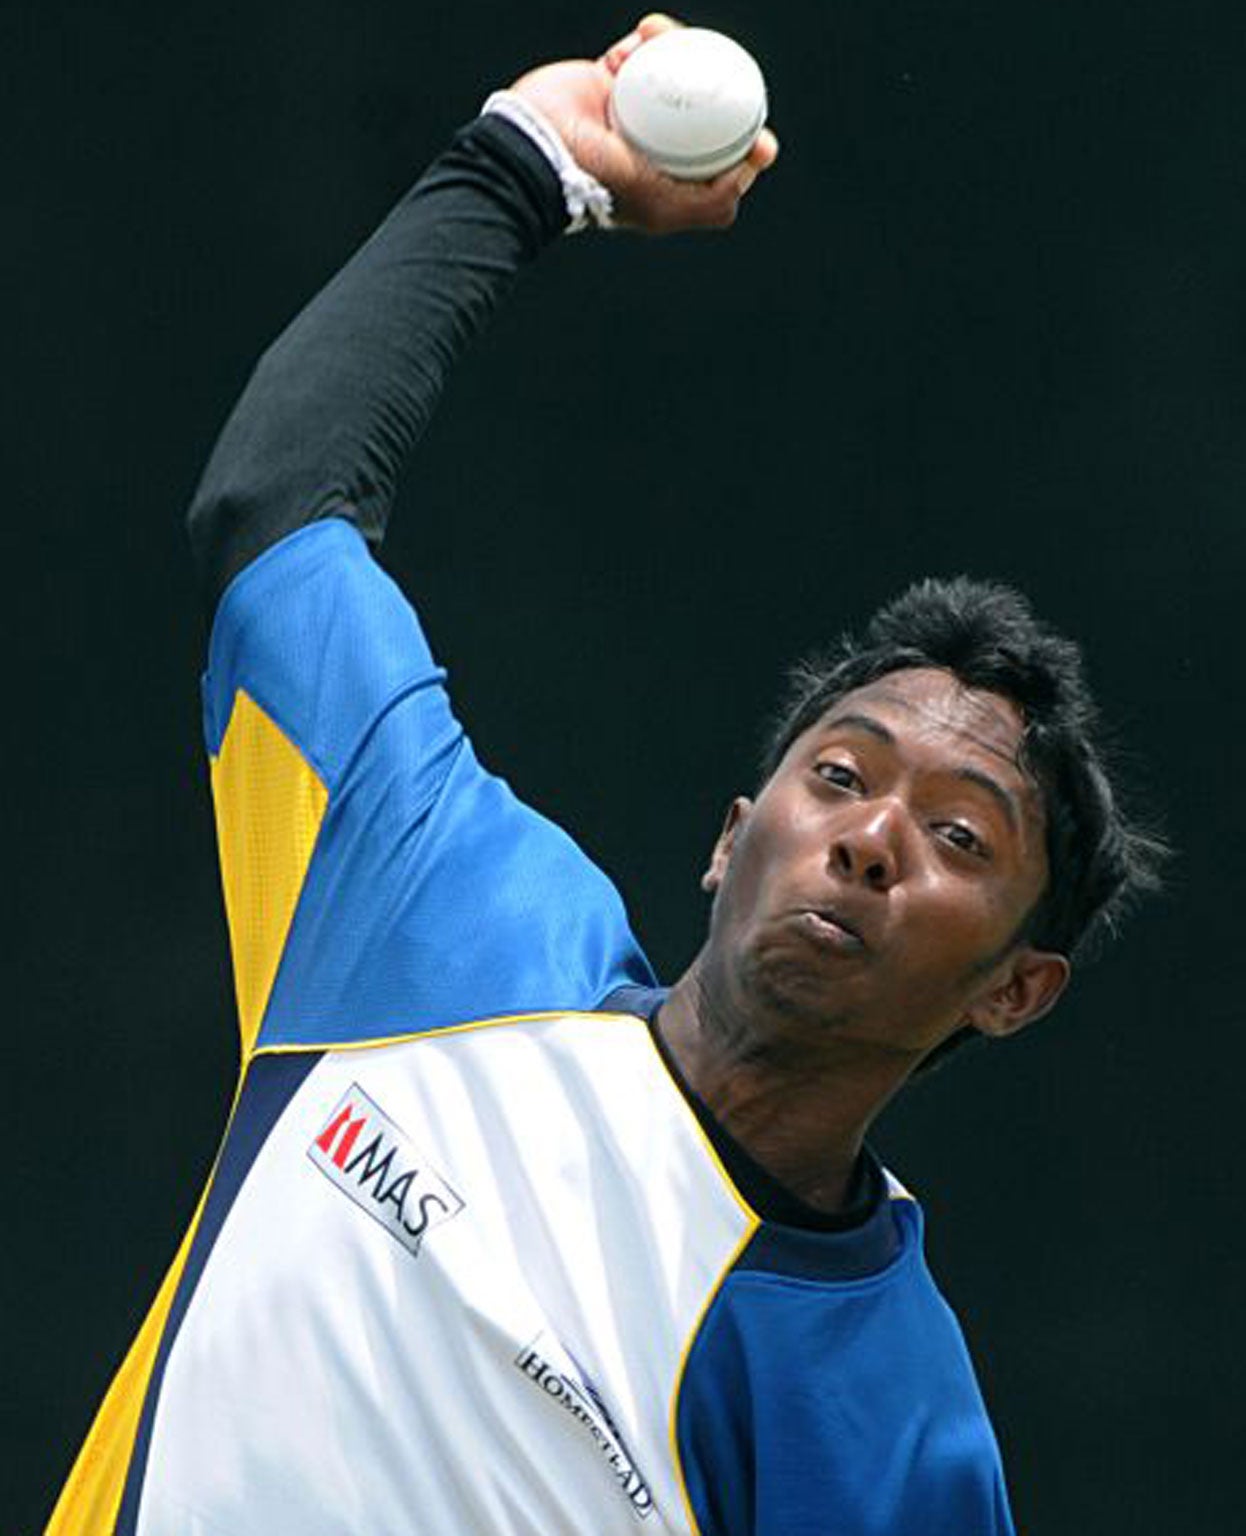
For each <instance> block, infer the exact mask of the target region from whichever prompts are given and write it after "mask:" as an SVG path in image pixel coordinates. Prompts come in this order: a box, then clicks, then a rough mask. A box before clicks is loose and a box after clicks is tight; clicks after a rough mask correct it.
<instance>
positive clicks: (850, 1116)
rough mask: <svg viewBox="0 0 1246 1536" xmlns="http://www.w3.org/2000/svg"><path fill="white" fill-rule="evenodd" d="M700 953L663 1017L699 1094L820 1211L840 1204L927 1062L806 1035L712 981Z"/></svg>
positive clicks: (663, 1031) (676, 1055) (752, 1152)
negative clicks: (869, 1135) (884, 1115)
mask: <svg viewBox="0 0 1246 1536" xmlns="http://www.w3.org/2000/svg"><path fill="white" fill-rule="evenodd" d="M704 961H705V956H704V953H702V954H701V955H700V956H698V957H697V959H696V960H695V961H694V962H693V964H692V966H691V967H690V968H689V970H688V971H686V972H685V973H684V975H683V976H682V977H681V978H680V979H679V981H678V982H676V984H675V986H674V987H673V988H672V989H671V993H670V996H669V997H668V998H667V999H666V1001H665V1002H664V1003H663V1005H662V1007H661V1009H660V1010H659V1013H658V1017H657V1029H658V1032H659V1034H660V1035H661V1037H662V1041H663V1043H664V1044H665V1046H666V1049H667V1050H668V1051H669V1052H670V1054H671V1056H672V1058H673V1059H674V1061H675V1064H676V1065H677V1066H678V1068H679V1070H680V1072H681V1073H682V1074H683V1077H684V1080H685V1081H686V1082H687V1083H688V1085H689V1087H690V1088H692V1090H693V1092H694V1093H696V1094H697V1096H698V1097H699V1098H700V1099H701V1100H702V1101H703V1102H704V1103H705V1104H706V1106H707V1107H708V1108H709V1110H710V1113H711V1114H712V1115H713V1116H714V1118H715V1119H716V1120H717V1121H718V1122H719V1123H720V1124H721V1125H722V1126H724V1127H725V1129H726V1130H727V1131H728V1132H730V1134H731V1135H732V1136H733V1137H734V1138H735V1140H736V1141H738V1142H739V1143H740V1145H741V1146H742V1147H743V1148H744V1150H745V1151H746V1152H747V1153H748V1154H749V1156H750V1157H752V1158H753V1159H754V1160H755V1161H756V1162H758V1163H760V1164H761V1166H762V1167H763V1168H764V1169H765V1170H766V1171H767V1173H769V1174H770V1175H771V1177H772V1178H775V1179H777V1180H778V1181H779V1183H780V1184H782V1185H783V1186H784V1187H785V1188H786V1189H788V1190H790V1191H791V1193H792V1194H794V1195H796V1196H797V1197H798V1198H799V1199H801V1200H803V1201H805V1202H806V1203H807V1204H809V1205H812V1206H814V1207H815V1208H816V1209H818V1210H822V1211H827V1212H835V1211H839V1210H841V1209H842V1208H843V1205H844V1197H845V1195H846V1193H847V1190H848V1187H849V1184H850V1182H851V1179H852V1174H853V1169H854V1167H855V1165H856V1161H857V1158H858V1156H859V1155H860V1151H861V1144H862V1142H863V1141H864V1139H865V1135H866V1132H867V1130H868V1128H869V1126H870V1124H871V1122H872V1121H873V1119H874V1118H875V1116H876V1115H877V1114H878V1112H879V1110H880V1109H882V1107H883V1105H884V1104H885V1103H886V1102H887V1100H888V1099H889V1098H891V1096H892V1095H893V1094H894V1093H895V1092H896V1090H897V1089H898V1088H899V1087H900V1086H901V1084H902V1083H903V1082H904V1081H905V1079H906V1078H907V1077H908V1076H909V1074H910V1073H911V1072H912V1071H913V1068H914V1067H915V1066H916V1065H917V1063H918V1061H920V1059H921V1053H920V1052H907V1051H897V1050H895V1049H893V1048H890V1047H886V1048H883V1047H879V1046H878V1045H877V1044H875V1043H873V1042H869V1041H862V1040H860V1039H859V1038H853V1037H852V1036H850V1035H849V1034H847V1033H843V1032H839V1031H837V1029H836V1028H835V1027H834V1026H828V1027H827V1028H825V1029H823V1030H817V1031H813V1032H807V1033H805V1034H802V1032H801V1031H800V1030H799V1029H795V1028H793V1025H792V1021H791V1019H790V1018H787V1017H784V1016H783V1015H782V1013H781V1012H780V1011H777V1010H773V1009H771V1010H767V1009H765V1008H762V1007H760V1006H756V1007H751V1008H750V1007H746V1006H741V1005H740V1004H738V1003H734V1002H733V1001H732V1000H729V999H727V998H725V997H724V996H722V995H721V993H720V992H719V989H717V988H715V987H713V986H711V985H709V984H707V968H706V966H705V963H704Z"/></svg>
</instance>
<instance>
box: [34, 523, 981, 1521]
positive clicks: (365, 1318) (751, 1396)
mask: <svg viewBox="0 0 1246 1536" xmlns="http://www.w3.org/2000/svg"><path fill="white" fill-rule="evenodd" d="M204 718H205V732H206V738H207V745H208V749H209V753H210V757H211V774H212V785H213V793H214V797H215V804H216V814H217V825H218V835H219V847H220V858H221V867H222V877H223V884H224V890H225V899H226V907H227V913H228V920H229V928H230V935H231V944H232V949H233V955H234V968H235V978H236V987H237V1000H238V1015H239V1020H240V1027H241V1033H242V1051H243V1060H244V1071H243V1075H242V1080H241V1086H240V1089H239V1093H238V1097H237V1101H236V1104H235V1106H234V1110H233V1114H232V1117H231V1121H230V1125H229V1128H228V1132H227V1134H226V1136H225V1139H224V1142H223V1146H222V1150H221V1153H220V1156H219V1158H218V1161H217V1164H216V1167H215V1169H214V1170H213V1174H212V1177H211V1181H210V1184H209V1187H208V1190H207V1193H206V1196H205V1199H204V1201H203V1203H202V1205H201V1207H200V1210H199V1213H198V1215H197V1217H196V1220H195V1224H194V1227H193V1229H192V1232H191V1234H190V1236H189V1238H188V1241H187V1244H186V1245H185V1247H184V1249H183V1252H182V1254H181V1255H180V1256H179V1259H178V1262H177V1264H176V1265H175V1267H174V1271H173V1273H172V1274H171V1276H170V1279H169V1281H168V1282H167V1283H166V1286H165V1288H164V1291H163V1292H162V1295H161V1297H160V1298H159V1299H158V1301H157V1304H156V1307H155V1309H154V1310H153V1314H152V1316H151V1318H149V1320H148V1324H147V1327H146V1329H145V1330H144V1336H143V1338H141V1339H140V1341H139V1344H138V1345H137V1346H136V1351H135V1353H134V1355H133V1356H132V1357H131V1359H130V1361H128V1362H127V1365H126V1367H125V1368H124V1370H123V1372H122V1375H121V1377H120V1378H119V1381H118V1385H117V1386H116V1387H114V1390H113V1393H112V1394H110V1397H109V1399H108V1401H107V1402H106V1403H105V1406H104V1409H103V1410H102V1412H101V1415H100V1419H99V1421H98V1422H97V1424H96V1427H95V1429H94V1430H93V1432H92V1436H91V1438H90V1439H89V1440H88V1443H87V1446H86V1448H85V1449H84V1451H83V1454H82V1456H81V1458H80V1460H79V1463H78V1466H77V1467H76V1468H75V1472H74V1475H73V1477H71V1480H70V1483H69V1485H68V1486H67V1488H66V1490H65V1494H64V1495H63V1497H62V1501H61V1504H60V1505H59V1506H58V1510H57V1513H56V1515H55V1516H54V1518H53V1522H52V1526H51V1531H52V1533H54V1536H64V1533H68V1532H73V1533H88V1532H89V1533H96V1532H104V1531H112V1530H114V1529H115V1530H116V1531H117V1532H118V1533H122V1536H168V1533H171V1532H177V1533H179V1536H281V1533H287V1532H288V1533H290V1536H342V1533H347V1532H351V1533H360V1536H363V1533H366V1536H467V1533H470V1536H537V1533H540V1536H583V1533H587V1532H593V1533H594V1536H632V1533H635V1532H643V1531H649V1532H654V1533H657V1532H670V1533H680V1536H692V1533H700V1536H813V1533H815V1532H816V1533H819V1536H823V1533H827V1532H834V1533H836V1536H883V1533H886V1536H908V1533H912V1536H919V1533H920V1536H1004V1533H1007V1532H1010V1531H1011V1524H1010V1521H1009V1516H1008V1511H1007V1503H1006V1497H1005V1492H1004V1484H1003V1478H1002V1473H1001V1470H1000V1463H999V1456H998V1451H997V1448H996V1444H995V1440H994V1437H993V1434H992V1431H991V1427H990V1424H989V1421H988V1418H987V1415H986V1412H985V1409H984V1406H983V1403H982V1399H981V1396H980V1394H979V1391H978V1388H977V1385H976V1382H975V1380H974V1375H973V1370H972V1367H971V1364H970V1361H969V1358H968V1355H967V1352H966V1349H965V1345H964V1342H963V1340H962V1337H961V1334H960V1330H959V1328H958V1326H957V1324H956V1322H955V1320H954V1318H953V1316H952V1314H951V1312H950V1311H949V1309H948V1307H947V1306H946V1304H945V1303H944V1301H943V1300H942V1298H941V1297H940V1295H939V1293H938V1291H937V1289H936V1287H935V1285H934V1283H933V1281H932V1279H931V1277H930V1275H929V1273H928V1271H927V1268H926V1265H925V1262H924V1258H923V1254H922V1243H921V1216H920V1212H919V1209H918V1207H917V1205H916V1203H915V1201H914V1200H913V1199H912V1198H911V1197H910V1196H909V1195H908V1194H907V1193H906V1192H905V1191H904V1190H903V1189H902V1188H901V1186H900V1185H899V1184H898V1183H897V1182H896V1181H895V1180H893V1179H890V1178H888V1180H887V1182H886V1185H885V1187H884V1188H882V1189H881V1191H880V1197H879V1198H878V1199H876V1200H875V1201H874V1202H873V1204H872V1206H871V1207H870V1209H869V1211H868V1213H867V1214H866V1217H865V1219H864V1220H863V1221H861V1222H859V1223H858V1224H857V1225H855V1226H853V1227H852V1228H850V1229H849V1230H846V1231H809V1230H801V1229H799V1228H797V1227H793V1226H787V1225H783V1224H782V1223H779V1222H775V1221H771V1220H768V1219H766V1217H765V1212H764V1211H762V1210H759V1209H758V1208H756V1205H755V1203H752V1202H751V1201H750V1198H749V1197H748V1196H747V1195H746V1194H745V1192H744V1191H743V1190H742V1189H741V1187H740V1186H739V1183H738V1181H737V1180H736V1179H735V1178H734V1177H733V1174H732V1172H731V1171H729V1169H728V1167H727V1166H726V1165H725V1163H724V1160H723V1158H722V1156H720V1153H719V1150H718V1146H717V1145H716V1142H715V1139H714V1137H713V1136H712V1135H710V1134H708V1133H707V1129H706V1126H705V1125H704V1124H703V1122H702V1119H701V1118H700V1117H699V1116H698V1114H697V1112H696V1108H695V1106H694V1104H693V1103H692V1102H690V1100H689V1097H688V1095H687V1094H686V1093H685V1092H684V1091H683V1090H682V1088H681V1085H680V1083H679V1082H678V1080H677V1079H676V1077H675V1076H674V1075H673V1073H672V1071H671V1069H670V1068H669V1067H668V1065H667V1063H666V1061H665V1060H664V1057H663V1054H662V1052H661V1050H660V1049H659V1045H658V1042H657V1041H656V1040H655V1037H654V1035H653V1034H652V1033H651V1031H650V1028H649V1026H648V1022H647V1019H646V1014H647V1013H648V1012H649V1011H651V1004H650V1003H649V1002H647V1001H646V999H650V998H652V996H653V994H652V992H651V991H650V990H649V989H651V988H652V985H653V977H652V974H651V972H650V969H649V966H648V964H647V962H646V960H645V958H644V956H643V954H642V953H641V950H640V948H639V946H638V945H637V943H636V940H635V939H634V937H633V935H632V932H631V929H630V927H629V924H628V920H627V916H626V913H625V910H624V907H623V903H622V901H621V899H620V897H619V895H618V893H617V892H616V890H615V889H614V887H613V885H612V884H611V883H610V881H609V880H608V879H607V878H606V876H605V875H604V874H603V873H602V872H601V871H600V870H599V869H597V868H596V867H595V865H594V864H593V863H592V862H591V861H590V860H589V859H588V858H587V857H586V856H585V855H584V854H583V852H582V851H581V850H580V849H579V848H578V847H577V846H576V845H575V843H574V842H573V841H572V840H571V839H570V838H569V837H568V836H567V835H566V834H565V833H563V832H562V831H560V830H559V829H558V828H557V827H555V826H553V825H552V824H551V823H550V822H548V821H547V820H545V819H543V818H542V817H540V816H539V815H537V814H536V813H535V812H534V811H532V810H531V809H529V808H528V807H527V806H525V805H524V804H523V803H522V802H521V801H520V800H519V799H517V798H516V797H515V795H514V794H513V793H512V792H511V791H510V789H509V788H508V787H507V785H506V784H505V783H504V782H503V781H502V780H501V779H499V778H497V777H495V776H494V775H493V774H491V773H490V772H488V771H487V770H486V769H485V768H484V767H483V766H482V765H481V763H480V762H479V761H478V759H477V757H476V755H475V753H474V751H473V749H472V746H471V744H470V742H469V741H468V740H467V738H466V736H465V734H464V732H463V730H462V728H461V727H460V726H459V724H458V723H457V722H456V720H455V718H454V715H453V713H452V710H451V707H450V703H449V698H448V694H447V691H446V686H445V675H444V673H443V672H442V671H441V670H440V669H439V668H438V667H437V665H436V664H435V662H434V660H433V658H432V656H431V654H430V651H429V648H428V645H427V643H426V641H425V639H424V636H423V634H422V631H421V629H420V626H419V623H418V621H417V619H416V616H415V613H414V612H413V610H412V609H411V607H410V606H409V605H408V603H407V601H406V600H405V598H404V597H403V595H402V594H401V593H400V592H399V591H398V589H397V588H396V587H395V586H394V585H393V583H392V582H391V581H390V580H389V579H388V578H387V577H386V576H385V575H384V573H383V572H382V570H381V569H380V567H379V566H378V565H377V563H376V562H375V560H374V559H373V557H372V556H371V554H370V553H369V551H368V549H367V548H366V546H365V544H364V541H363V539H362V538H361V536H360V535H359V533H358V532H357V531H356V530H355V528H353V527H352V526H350V525H349V524H348V523H347V522H344V521H342V520H340V519H337V518H327V519H324V520H322V521H319V522H316V523H313V524H311V525H310V526H308V527H306V528H304V529H302V530H301V531H298V532H296V533H293V534H291V535H289V536H287V537H285V538H284V539H282V540H281V541H280V542H278V543H277V544H276V545H274V546H273V547H272V548H270V549H269V550H268V551H267V552H266V553H265V554H263V555H261V556H260V557H259V558H258V559H256V560H254V561H252V562H251V563H250V564H249V565H247V566H246V567H245V568H244V569H243V571H242V572H241V574H240V575H238V576H237V577H236V578H235V579H234V580H233V582H232V583H231V585H230V586H229V588H228V590H227V592H226V594H225V596H224V599H223V601H222V603H221V606H220V609H219V611H218V613H217V617H216V622H215V625H214V630H213V636H212V642H211V651H210V659H209V667H208V671H207V674H206V678H205V683H204Z"/></svg>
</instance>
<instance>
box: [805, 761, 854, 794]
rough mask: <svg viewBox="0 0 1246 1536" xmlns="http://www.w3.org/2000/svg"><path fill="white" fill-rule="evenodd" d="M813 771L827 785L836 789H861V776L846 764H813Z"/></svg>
mask: <svg viewBox="0 0 1246 1536" xmlns="http://www.w3.org/2000/svg"><path fill="white" fill-rule="evenodd" d="M813 771H814V772H815V773H816V774H817V775H818V777H819V778H820V779H823V780H825V782H826V783H827V784H833V785H834V786H835V788H836V789H860V788H862V787H863V786H862V783H861V775H860V774H859V773H858V772H857V771H856V769H855V768H850V767H849V766H848V764H847V763H828V762H822V763H815V764H814V765H813Z"/></svg>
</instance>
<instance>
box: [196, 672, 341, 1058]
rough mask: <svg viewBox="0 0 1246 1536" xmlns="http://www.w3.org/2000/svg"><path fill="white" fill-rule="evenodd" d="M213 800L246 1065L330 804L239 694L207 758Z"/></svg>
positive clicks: (272, 727) (303, 764)
mask: <svg viewBox="0 0 1246 1536" xmlns="http://www.w3.org/2000/svg"><path fill="white" fill-rule="evenodd" d="M212 798H213V800H214V802H215V804H216V839H217V845H218V848H219V850H220V858H221V883H222V885H223V886H224V888H225V915H226V917H227V919H228V921H229V940H230V948H231V950H232V951H233V957H234V988H235V992H236V994H237V998H238V1028H239V1031H240V1033H241V1035H242V1056H243V1060H244V1061H245V1060H246V1058H247V1057H248V1056H249V1055H250V1054H251V1052H252V1050H253V1049H254V1048H255V1042H256V1040H257V1038H258V1036H259V1032H260V1025H261V1024H262V1022H263V1019H264V1010H265V1008H266V1007H267V1006H268V997H269V993H270V992H271V991H272V986H273V981H274V980H275V978H276V975H277V967H278V965H279V964H280V962H281V954H282V951H283V949H284V948H285V942H286V936H287V934H288V933H289V931H290V923H291V922H292V920H293V918H294V909H295V907H296V906H297V905H298V900H299V895H300V894H301V892H302V889H303V881H304V879H305V878H306V876H307V867H308V865H309V864H310V862H311V856H312V849H313V848H314V847H315V845H316V838H317V836H318V834H319V832H320V824H321V822H322V821H323V820H324V813H325V807H326V805H327V804H328V799H329V796H328V791H327V790H326V789H325V787H324V785H323V784H322V783H321V781H320V779H319V778H318V777H317V775H316V773H315V771H314V770H313V768H312V767H311V765H310V764H309V763H308V762H307V760H306V758H304V756H303V755H302V753H301V752H300V751H299V750H298V748H297V747H296V746H295V745H294V744H293V742H291V741H290V739H289V737H288V736H286V735H285V733H284V732H283V731H282V730H281V729H280V727H279V726H277V725H276V724H274V722H273V721H272V720H270V719H269V717H268V716H267V715H266V714H265V713H264V711H263V710H262V709H261V708H260V707H259V705H258V704H257V703H256V702H255V701H254V700H253V699H252V698H250V697H249V695H247V694H246V693H244V692H243V690H242V689H241V688H240V689H239V690H238V692H237V694H235V696H234V708H233V713H232V714H231V715H230V717H229V726H228V728H227V730H226V732H225V737H224V740H223V741H222V742H221V750H220V753H219V755H218V756H216V757H214V758H213V759H212Z"/></svg>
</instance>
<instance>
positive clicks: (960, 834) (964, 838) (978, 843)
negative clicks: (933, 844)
mask: <svg viewBox="0 0 1246 1536" xmlns="http://www.w3.org/2000/svg"><path fill="white" fill-rule="evenodd" d="M937 830H938V831H939V833H940V835H941V836H942V837H943V838H945V839H946V841H947V842H949V843H951V845H952V847H953V848H959V849H960V850H961V851H962V852H963V853H972V854H974V855H976V856H977V857H978V858H980V859H989V858H990V856H991V850H990V849H989V848H988V847H987V845H986V844H985V843H984V842H983V841H982V839H981V838H980V837H979V836H978V834H977V833H976V832H975V831H974V830H973V828H972V827H970V826H967V825H966V824H965V823H964V822H963V821H945V822H942V823H940V825H939V827H938V829H937Z"/></svg>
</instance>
